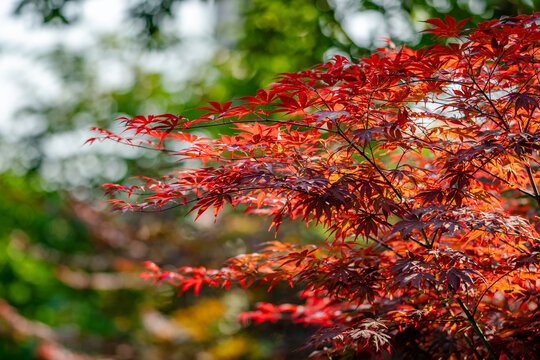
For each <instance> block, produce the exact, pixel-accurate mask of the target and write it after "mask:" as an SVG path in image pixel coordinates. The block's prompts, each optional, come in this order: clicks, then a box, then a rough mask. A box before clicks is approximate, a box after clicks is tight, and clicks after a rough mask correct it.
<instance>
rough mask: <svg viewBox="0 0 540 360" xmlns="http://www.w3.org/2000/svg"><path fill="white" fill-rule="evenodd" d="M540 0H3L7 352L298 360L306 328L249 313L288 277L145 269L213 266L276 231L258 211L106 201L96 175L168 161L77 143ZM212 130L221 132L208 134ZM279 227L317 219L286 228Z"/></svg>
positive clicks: (0, 127) (0, 340)
mask: <svg viewBox="0 0 540 360" xmlns="http://www.w3.org/2000/svg"><path fill="white" fill-rule="evenodd" d="M538 5H539V4H538V2H536V0H535V1H533V0H505V1H503V0H483V1H482V0H468V1H467V0H463V1H462V0H459V1H458V0H423V1H412V0H404V1H398V0H395V1H392V0H377V1H375V0H373V1H368V0H363V1H362V0H356V1H354V0H312V1H308V0H294V1H293V0H272V1H268V0H214V1H210V0H208V1H202V0H201V1H197V0H148V1H142V0H115V1H107V0H4V1H2V4H1V5H0V16H1V21H2V22H1V23H0V29H1V31H0V95H1V96H2V107H3V111H2V112H0V154H1V155H0V190H1V191H0V215H1V217H0V358H1V359H34V358H38V359H198V360H212V359H297V358H305V357H306V356H307V354H308V352H305V351H304V352H302V351H298V350H296V349H298V347H299V346H300V345H301V344H302V342H303V341H304V340H305V339H306V337H307V336H308V334H309V332H310V329H305V328H302V327H298V326H295V325H291V324H288V323H286V322H278V323H275V324H272V323H270V324H262V325H257V326H254V325H248V326H247V327H242V326H240V324H239V323H238V322H237V321H236V317H237V316H238V314H239V313H240V312H242V311H246V310H249V309H250V308H251V307H252V306H253V304H254V303H256V302H257V301H274V302H277V303H283V302H297V301H299V299H298V298H297V297H296V292H295V291H292V290H290V289H287V288H286V287H283V288H279V287H278V288H277V289H276V290H275V291H273V292H272V293H270V294H268V293H266V291H264V289H261V290H257V291H250V292H246V291H243V290H240V289H233V290H231V291H227V292H225V291H219V290H215V289H214V290H212V289H203V291H202V294H201V295H200V296H199V297H194V296H193V295H191V294H184V295H183V296H181V297H179V296H177V294H176V292H177V290H176V289H173V288H171V287H168V286H159V287H156V286H153V285H152V284H150V283H146V282H144V281H142V280H141V279H139V278H138V274H139V272H140V271H141V270H142V265H141V264H142V262H143V261H144V260H152V261H154V262H156V263H158V264H160V265H164V266H170V267H171V268H174V267H176V266H183V265H205V266H208V267H212V266H214V267H217V266H220V264H221V263H222V262H223V261H224V260H226V259H227V258H228V257H231V256H235V255H237V254H238V253H245V252H249V251H254V250H256V249H257V248H258V245H259V244H260V243H261V242H264V241H268V240H272V239H273V234H268V233H267V232H266V229H267V228H268V223H267V222H266V221H265V220H264V219H257V218H250V217H245V216H241V215H240V214H237V213H235V212H233V211H230V210H228V212H226V213H225V214H224V215H223V216H221V217H220V218H219V219H218V223H217V224H213V219H211V218H210V219H208V218H203V219H202V220H201V221H199V222H197V223H195V224H194V223H193V221H192V220H193V218H192V217H191V216H187V217H186V216H185V213H186V211H185V210H182V209H178V210H175V211H170V212H161V213H154V214H112V213H110V212H109V211H108V210H107V209H106V207H105V206H104V205H103V204H100V202H101V201H102V200H103V199H104V198H103V195H102V192H101V191H100V190H99V189H98V186H99V185H101V184H102V183H105V182H126V181H129V180H128V178H129V177H130V176H133V175H146V176H157V175H158V174H164V173H165V172H167V171H168V170H170V169H172V168H173V167H174V166H175V164H174V159H170V158H167V157H164V156H160V154H158V153H154V152H151V151H146V152H145V151H140V150H136V149H131V148H127V147H122V146H119V145H117V144H111V143H102V144H95V145H93V146H91V147H89V146H83V143H84V141H85V140H86V139H87V138H89V137H90V136H92V134H91V133H90V131H89V129H90V127H92V126H99V127H104V128H111V129H117V127H116V126H117V125H115V124H113V121H112V120H113V119H114V118H116V117H119V116H123V115H127V116H134V115H138V114H152V113H153V114H160V113H180V112H185V113H186V114H188V115H189V113H190V109H192V108H195V107H198V106H201V104H203V102H205V101H208V100H213V101H226V100H229V99H232V98H235V97H240V96H245V95H250V94H253V93H255V91H256V90H257V89H258V88H261V87H264V86H266V85H268V84H269V83H270V82H271V81H272V78H273V77H274V76H275V75H276V74H277V73H280V72H293V71H298V70H301V69H304V68H308V67H310V66H313V65H315V64H317V63H319V62H322V61H325V60H328V59H329V58H331V57H332V56H333V55H336V54H341V55H345V56H348V57H351V58H357V57H361V56H363V55H366V54H368V53H369V52H370V51H372V50H373V49H375V48H377V47H380V46H383V45H384V41H383V40H382V39H383V38H384V37H387V38H390V39H391V40H392V41H394V42H395V43H396V44H398V45H399V44H403V43H406V44H408V45H409V46H413V47H420V46H423V45H426V44H429V43H430V42H431V41H432V40H431V39H430V37H426V36H421V35H420V34H419V31H421V30H423V29H424V28H425V24H424V23H422V22H421V21H422V20H426V19H428V18H432V17H442V16H444V14H449V15H451V16H453V17H455V18H457V19H464V18H468V17H472V18H473V19H472V21H471V23H469V25H471V24H473V23H476V22H480V21H484V20H486V19H490V18H496V17H500V16H501V15H516V14H521V13H531V12H532V10H533V9H538V8H539V6H538ZM209 135H212V134H211V133H210V134H209ZM280 233H281V234H280V239H283V240H286V241H293V242H294V241H298V242H313V241H318V240H320V239H321V238H322V234H319V233H317V232H316V231H307V230H303V228H302V227H301V226H297V225H295V224H289V225H287V226H286V227H284V228H282V229H281V231H280Z"/></svg>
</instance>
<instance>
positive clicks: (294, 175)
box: [91, 14, 540, 359]
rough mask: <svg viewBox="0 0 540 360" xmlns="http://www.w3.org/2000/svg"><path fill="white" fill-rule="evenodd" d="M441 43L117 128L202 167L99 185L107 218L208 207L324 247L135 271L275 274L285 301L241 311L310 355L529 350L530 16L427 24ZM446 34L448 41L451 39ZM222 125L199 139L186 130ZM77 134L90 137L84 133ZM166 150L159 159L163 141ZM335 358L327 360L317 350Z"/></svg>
mask: <svg viewBox="0 0 540 360" xmlns="http://www.w3.org/2000/svg"><path fill="white" fill-rule="evenodd" d="M427 22H428V23H429V24H432V25H434V26H435V28H433V29H430V30H428V32H431V33H433V34H436V36H437V37H439V38H441V39H443V40H444V39H447V41H448V43H447V45H433V46H429V47H427V48H423V49H420V50H416V51H415V50H412V49H409V48H406V47H403V48H401V49H399V50H392V49H380V50H379V51H378V52H377V53H376V54H374V55H372V56H371V57H370V58H367V59H361V60H360V61H359V62H358V63H354V62H351V61H349V60H347V59H346V58H344V57H339V56H338V57H335V58H334V59H333V60H331V61H330V62H328V63H325V64H321V65H318V66H316V67H314V68H312V69H309V70H305V71H301V72H298V73H293V74H282V75H281V76H280V77H279V78H278V80H277V81H276V82H275V83H273V84H271V85H270V86H269V87H268V88H267V89H265V90H259V91H258V92H257V94H256V96H250V97H245V98H242V99H239V100H236V101H234V102H228V103H225V104H224V105H221V104H218V103H213V102H212V103H210V107H206V108H202V109H204V110H205V111H207V113H206V114H205V115H203V116H202V117H200V118H197V119H194V120H188V119H186V118H184V117H182V116H174V115H170V114H166V115H160V116H148V117H143V116H138V117H135V118H133V119H129V118H124V119H122V121H123V122H124V124H125V126H126V129H129V130H131V131H134V132H135V135H134V136H135V137H129V136H126V137H121V136H118V135H114V134H110V133H108V132H104V131H101V134H102V138H107V139H112V140H115V141H120V142H126V143H128V144H131V145H136V146H150V147H153V148H155V149H159V150H163V151H167V152H169V153H170V154H172V155H176V156H177V157H178V158H179V159H180V160H184V159H199V160H201V161H202V163H203V166H204V167H199V168H193V169H188V168H185V167H181V166H180V167H179V169H178V170H177V171H175V172H174V173H172V174H170V175H168V176H165V177H163V178H162V179H159V180H153V179H143V181H142V183H141V184H140V185H136V186H124V185H110V184H109V185H105V187H106V188H107V191H108V192H109V193H116V192H119V191H120V192H126V193H128V194H130V195H131V194H137V195H138V196H139V199H141V198H142V199H143V200H141V201H134V202H131V203H127V202H124V201H121V200H118V199H113V200H111V202H112V204H113V206H114V208H116V209H122V210H125V209H130V210H143V209H147V208H166V207H168V206H177V205H185V206H190V207H191V211H196V212H197V214H198V215H200V214H201V213H203V212H204V211H206V210H207V209H212V210H213V212H214V214H216V215H217V213H218V212H219V211H220V209H221V208H222V207H223V206H224V204H226V203H229V204H232V206H238V205H243V206H244V207H243V209H244V211H245V212H246V213H248V214H264V215H268V216H270V217H272V219H273V221H272V226H274V227H275V230H276V231H277V229H278V227H279V225H280V224H281V223H282V221H283V220H284V219H286V218H289V219H302V220H303V221H305V223H306V224H307V225H310V224H322V225H323V226H324V227H325V228H326V229H327V231H328V234H329V237H328V243H329V244H316V245H306V246H301V245H294V244H286V243H281V242H277V241H276V242H273V243H271V244H267V245H266V247H265V248H264V250H263V251H262V252H260V253H253V254H247V255H239V256H237V257H235V258H232V259H230V260H229V261H228V262H227V263H226V264H225V265H224V267H223V268H222V269H219V270H209V269H205V268H200V267H199V268H191V267H183V268H180V269H178V270H177V271H175V272H163V271H161V270H160V268H159V267H158V266H157V265H155V264H152V263H149V264H148V272H147V273H146V274H145V276H146V277H151V278H153V279H155V280H157V281H168V282H171V283H173V284H175V285H178V286H180V288H181V290H182V291H185V290H187V289H188V288H193V289H194V290H195V292H198V291H199V289H200V287H201V286H203V285H211V286H222V287H225V288H228V287H229V286H230V285H231V284H240V285H241V286H244V287H249V286H253V285H261V284H267V285H268V286H269V287H270V288H271V287H272V286H273V285H274V284H276V283H278V282H283V281H284V282H288V283H289V284H290V285H291V286H299V287H301V288H302V289H304V290H303V291H302V298H303V299H304V302H305V303H304V304H303V305H291V304H280V305H272V304H267V303H264V304H259V305H258V306H257V308H256V309H255V310H254V311H250V312H248V313H246V314H244V315H243V316H242V317H241V319H242V320H243V321H248V320H249V319H252V320H253V321H255V322H261V321H265V320H271V321H276V320H279V319H284V318H290V319H292V321H295V322H299V323H304V324H311V325H316V326H318V327H319V330H318V331H317V332H316V333H315V334H314V335H313V337H312V339H311V340H310V341H309V342H308V345H311V346H313V347H315V348H316V351H315V352H314V353H313V355H314V356H315V357H321V358H326V357H325V356H327V355H332V356H340V355H345V354H349V355H350V356H357V357H362V356H365V357H367V358H369V356H370V355H369V354H371V355H374V354H381V353H384V352H389V353H391V354H394V355H395V356H396V357H397V358H415V359H416V358H429V359H431V358H445V359H449V358H452V359H456V358H462V359H470V358H473V357H476V358H486V357H491V358H492V359H517V358H522V359H529V358H531V356H532V352H533V351H535V347H536V349H538V348H537V346H538V344H540V330H539V329H540V315H539V313H538V311H537V309H538V304H539V292H538V285H539V282H540V280H539V278H538V267H539V266H540V255H539V254H540V246H539V238H540V235H539V233H538V230H539V226H538V224H539V223H538V217H537V215H538V210H539V207H538V204H539V203H540V193H539V191H538V188H537V185H536V184H537V183H538V180H539V176H538V174H537V172H538V168H539V166H540V164H539V162H538V154H539V150H540V121H539V118H538V115H539V110H538V98H539V95H538V94H539V91H540V86H539V72H540V67H539V63H540V57H539V51H540V46H539V44H540V27H539V23H540V16H539V15H538V14H534V15H531V16H520V17H516V18H502V19H500V20H493V21H490V22H487V23H483V24H480V25H479V26H478V28H477V29H471V30H464V31H461V30H460V29H459V28H460V27H461V26H462V25H463V22H460V23H458V24H456V21H455V20H454V19H451V18H449V17H447V18H446V19H445V21H444V22H443V21H441V20H437V19H435V20H429V21H427ZM456 37H457V39H455V38H456ZM215 126H229V127H231V126H232V127H234V129H236V133H235V135H233V136H227V135H222V136H221V137H220V138H218V139H207V138H201V137H197V136H195V135H193V134H190V133H189V131H193V130H194V129H199V128H208V127H215ZM93 140H95V139H92V140H91V141H93ZM174 141H176V142H178V141H179V142H180V146H178V145H177V146H176V147H175V149H178V148H180V149H181V150H169V149H171V147H169V143H170V142H174ZM332 358H335V357H332Z"/></svg>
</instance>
